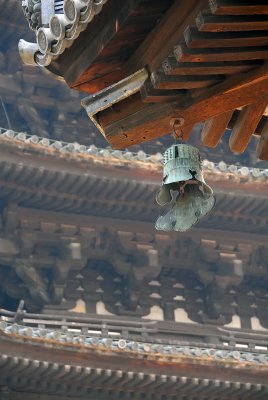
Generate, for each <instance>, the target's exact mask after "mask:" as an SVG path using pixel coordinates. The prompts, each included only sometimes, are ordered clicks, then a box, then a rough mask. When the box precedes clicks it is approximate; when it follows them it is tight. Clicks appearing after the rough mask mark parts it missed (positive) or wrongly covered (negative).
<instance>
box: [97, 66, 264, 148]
mask: <svg viewBox="0 0 268 400" xmlns="http://www.w3.org/2000/svg"><path fill="white" fill-rule="evenodd" d="M261 96H268V67H267V64H265V65H263V66H262V67H260V68H258V69H256V70H254V71H250V72H247V73H245V74H242V75H239V76H232V77H230V78H229V79H227V80H226V81H224V82H222V83H220V84H218V85H214V86H213V87H210V88H208V89H199V90H195V91H192V104H188V105H185V107H182V106H181V101H180V104H177V103H176V102H175V101H174V102H173V103H170V104H165V103H163V104H157V105H156V104H150V105H148V107H147V108H146V110H145V105H144V107H143V108H142V107H141V108H140V109H139V110H138V111H137V112H135V114H134V115H133V114H132V113H131V108H130V110H129V114H128V115H125V117H123V118H120V114H119V115H118V118H117V121H114V122H113V123H111V124H109V123H108V124H107V125H106V127H105V135H106V138H107V140H108V141H109V142H110V143H111V144H112V145H113V146H114V147H116V148H123V147H128V146H130V145H132V144H136V143H140V142H143V141H146V140H151V139H153V138H155V137H159V136H163V135H165V134H166V133H168V132H170V119H171V118H178V117H182V118H184V119H185V126H187V125H192V124H195V123H198V122H201V121H204V120H206V119H209V118H212V117H214V116H216V115H219V114H222V113H225V112H227V111H230V110H234V109H236V108H239V107H243V106H245V105H248V104H252V103H255V102H256V101H258V100H259V98H260V97H261ZM188 101H189V99H188ZM118 106H119V105H115V108H114V110H113V113H114V115H116V114H117V108H118ZM160 106H161V107H160ZM120 108H121V109H122V110H123V109H124V104H120ZM99 121H100V123H101V115H99Z"/></svg>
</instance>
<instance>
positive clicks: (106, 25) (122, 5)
mask: <svg viewBox="0 0 268 400" xmlns="http://www.w3.org/2000/svg"><path fill="white" fill-rule="evenodd" d="M139 1H140V0H113V2H112V4H111V2H107V4H105V6H104V8H103V10H102V12H101V14H100V16H98V18H96V19H95V18H94V20H93V21H92V22H91V23H90V24H89V25H88V28H87V29H86V30H85V31H84V32H82V34H81V35H80V36H79V37H78V38H77V39H76V41H75V43H74V45H73V46H71V47H70V48H69V49H66V50H65V52H64V54H62V55H61V56H60V58H59V62H60V68H61V73H62V75H63V76H64V79H65V80H66V82H67V83H68V84H69V85H70V86H73V85H75V84H82V83H83V82H80V81H79V78H80V77H81V75H82V74H83V73H84V71H85V70H87V68H88V67H89V66H90V65H91V63H92V62H93V61H94V60H95V59H96V58H97V56H98V55H99V54H100V53H101V52H102V51H103V48H104V47H105V46H106V45H107V44H108V43H109V42H110V41H111V40H112V38H113V37H114V36H115V35H116V34H118V31H119V30H120V29H121V27H122V26H123V25H124V23H125V21H126V19H127V18H128V16H129V15H130V14H131V12H132V11H133V10H134V9H135V7H136V6H137V5H138V3H139ZM107 65H108V64H107ZM100 72H101V73H102V70H101V71H100ZM85 80H86V79H85V78H84V81H85Z"/></svg>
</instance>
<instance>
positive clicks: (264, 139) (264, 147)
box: [257, 121, 268, 161]
mask: <svg viewBox="0 0 268 400" xmlns="http://www.w3.org/2000/svg"><path fill="white" fill-rule="evenodd" d="M257 157H258V158H259V159H260V160H266V161H268V121H266V123H265V124H264V127H263V130H262V133H261V137H260V141H259V144H258V147H257Z"/></svg>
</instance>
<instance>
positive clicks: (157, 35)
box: [126, 0, 207, 73]
mask: <svg viewBox="0 0 268 400" xmlns="http://www.w3.org/2000/svg"><path fill="white" fill-rule="evenodd" d="M206 5H207V1H206V0H187V1H184V2H182V1H181V0H176V1H175V2H174V4H173V5H172V6H171V7H170V9H169V10H168V12H167V13H166V14H165V15H164V17H163V18H162V20H161V21H160V22H159V23H158V24H157V26H156V28H155V29H154V30H153V31H152V32H151V33H150V34H149V35H148V36H147V38H146V40H145V41H144V42H143V43H142V44H141V46H140V47H139V48H138V49H137V51H136V52H135V53H134V54H133V56H132V57H131V58H130V60H129V61H128V63H127V64H126V70H127V71H128V72H130V73H131V72H135V71H137V70H138V69H139V68H140V67H141V66H144V65H147V66H148V68H149V70H150V71H154V70H156V69H157V68H158V67H159V65H160V64H161V62H162V61H163V59H164V58H166V57H167V56H168V55H169V53H170V52H171V50H172V48H173V46H174V45H175V44H176V43H177V42H178V41H179V40H180V38H181V37H182V35H183V32H184V30H185V29H186V28H187V26H188V25H189V24H191V23H192V20H193V19H194V18H195V16H196V15H197V14H198V12H199V11H200V10H202V9H203V8H204V7H205V6H206Z"/></svg>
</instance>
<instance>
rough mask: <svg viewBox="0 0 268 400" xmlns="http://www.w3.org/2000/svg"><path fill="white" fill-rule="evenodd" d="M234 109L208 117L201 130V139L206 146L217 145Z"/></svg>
mask: <svg viewBox="0 0 268 400" xmlns="http://www.w3.org/2000/svg"><path fill="white" fill-rule="evenodd" d="M232 115H233V111H232V110H231V111H227V112H226V113H223V114H220V115H217V116H216V117H213V118H210V119H208V120H207V121H206V122H205V124H204V126H203V129H202V132H201V140H202V143H203V144H204V145H205V146H208V147H216V146H217V144H218V143H219V141H220V140H221V137H222V136H223V134H224V132H225V130H226V129H227V127H228V124H229V122H230V120H231V118H232Z"/></svg>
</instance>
